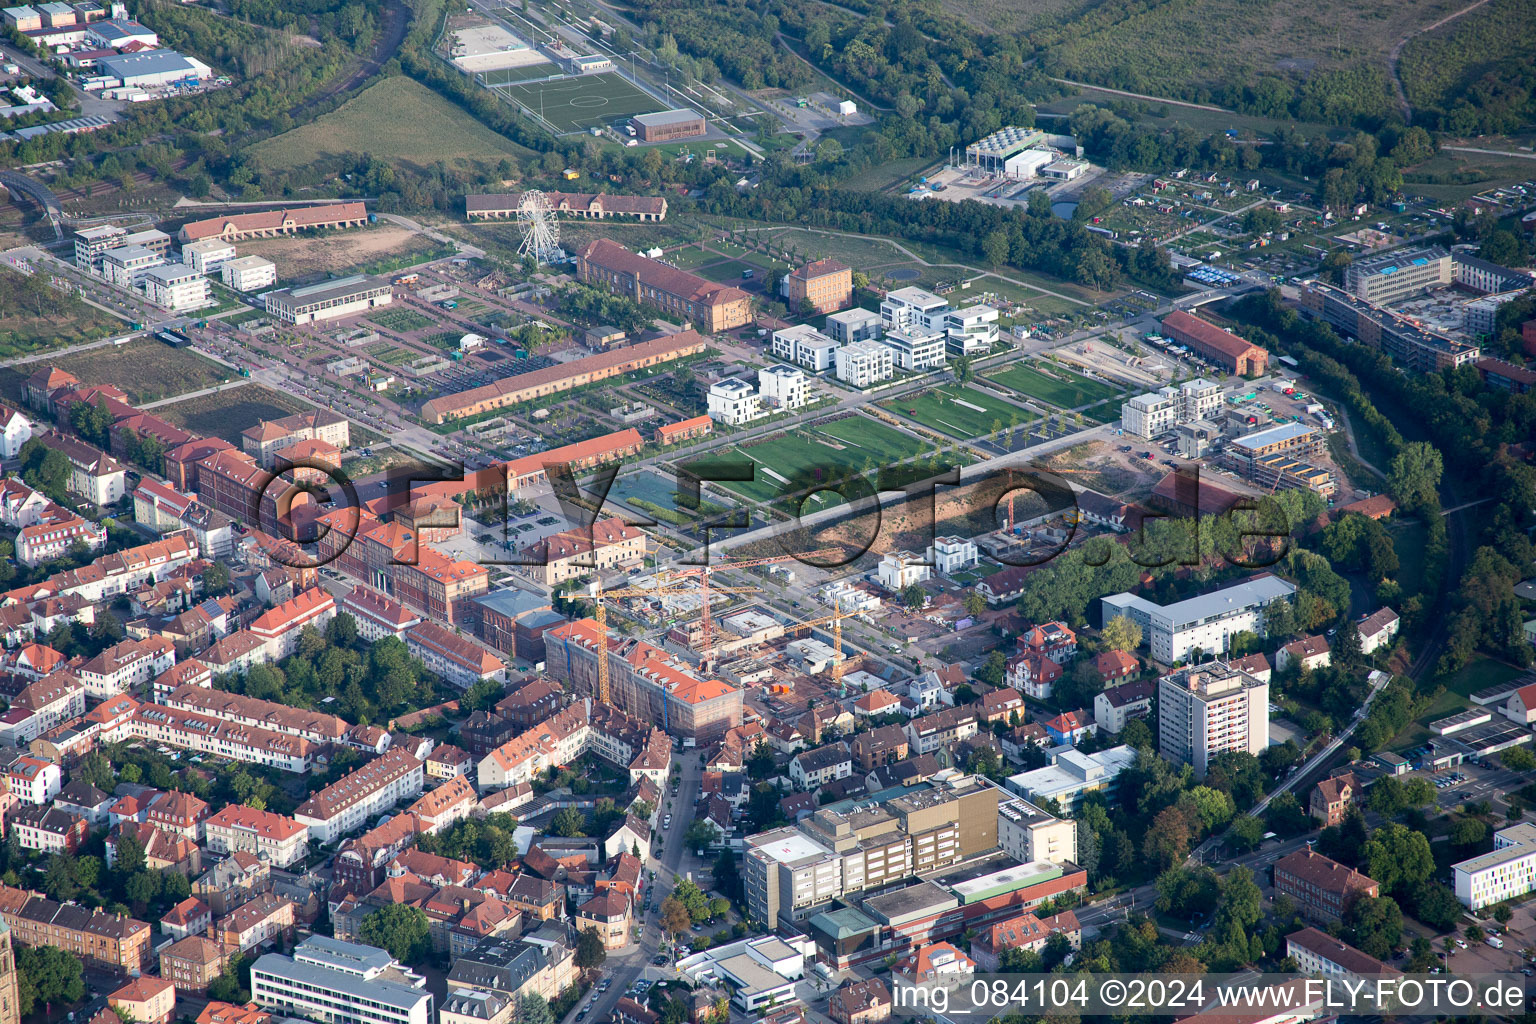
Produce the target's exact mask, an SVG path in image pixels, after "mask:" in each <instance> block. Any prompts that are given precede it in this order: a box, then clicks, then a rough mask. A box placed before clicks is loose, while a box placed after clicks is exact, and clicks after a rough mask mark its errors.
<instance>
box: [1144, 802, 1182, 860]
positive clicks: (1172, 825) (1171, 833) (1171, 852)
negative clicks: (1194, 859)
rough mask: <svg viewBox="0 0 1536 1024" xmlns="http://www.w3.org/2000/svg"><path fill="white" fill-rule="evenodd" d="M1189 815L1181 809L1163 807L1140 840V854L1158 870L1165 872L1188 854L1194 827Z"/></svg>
mask: <svg viewBox="0 0 1536 1024" xmlns="http://www.w3.org/2000/svg"><path fill="white" fill-rule="evenodd" d="M1190 818H1191V814H1190V813H1189V812H1187V811H1186V810H1185V809H1184V808H1182V807H1178V806H1175V807H1165V808H1163V809H1162V810H1161V811H1159V812H1157V816H1156V817H1155V818H1153V819H1152V824H1151V826H1149V827H1148V829H1147V834H1146V836H1145V837H1144V838H1143V839H1142V847H1141V849H1142V853H1143V854H1145V855H1146V857H1147V859H1148V860H1150V861H1152V863H1153V864H1155V865H1156V866H1157V867H1158V868H1159V869H1161V870H1167V869H1168V868H1170V867H1172V866H1173V865H1174V864H1176V863H1178V862H1179V861H1181V860H1183V859H1184V857H1185V855H1186V854H1188V853H1189V843H1190V839H1191V838H1192V836H1193V833H1194V826H1193V824H1192V822H1191V821H1190Z"/></svg>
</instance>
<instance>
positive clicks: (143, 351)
mask: <svg viewBox="0 0 1536 1024" xmlns="http://www.w3.org/2000/svg"><path fill="white" fill-rule="evenodd" d="M49 366H57V367H58V368H59V369H61V370H67V371H69V372H70V373H72V374H74V375H75V376H76V377H79V378H80V380H81V381H83V382H84V383H86V384H116V385H117V386H118V387H120V388H122V389H123V390H124V391H126V392H127V393H128V398H129V400H130V401H132V402H133V403H134V404H136V405H137V404H142V403H144V402H153V401H157V400H159V399H162V398H170V397H172V396H174V395H184V394H186V393H187V392H189V391H198V390H201V389H202V388H206V387H211V386H212V385H214V384H219V383H222V382H223V381H226V380H230V379H231V378H232V377H233V376H234V371H233V370H231V369H230V368H229V367H227V366H223V365H220V364H219V363H216V362H214V361H213V360H212V359H205V358H204V357H202V356H200V355H198V354H197V353H196V352H189V351H188V350H186V349H184V348H171V347H170V346H169V345H167V344H165V343H164V342H160V341H155V340H153V339H150V338H140V339H137V340H135V341H132V342H129V343H128V344H127V345H107V346H104V347H102V348H93V349H91V350H90V351H88V352H73V353H70V354H69V355H65V356H60V357H59V358H57V359H37V360H33V361H31V362H26V363H17V364H15V365H13V366H6V367H0V394H3V395H4V396H5V397H6V398H7V399H9V400H11V401H13V402H19V401H21V385H22V383H23V382H24V381H25V380H26V379H27V378H28V377H30V376H31V375H32V374H34V373H36V372H37V371H38V370H42V369H46V368H47V367H49Z"/></svg>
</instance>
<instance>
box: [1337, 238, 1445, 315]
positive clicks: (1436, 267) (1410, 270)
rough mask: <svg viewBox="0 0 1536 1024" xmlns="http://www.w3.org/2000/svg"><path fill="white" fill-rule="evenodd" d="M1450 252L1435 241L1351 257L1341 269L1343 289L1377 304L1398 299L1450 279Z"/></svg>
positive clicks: (1436, 286)
mask: <svg viewBox="0 0 1536 1024" xmlns="http://www.w3.org/2000/svg"><path fill="white" fill-rule="evenodd" d="M1453 275H1454V271H1453V269H1452V266H1451V254H1450V253H1449V252H1447V251H1446V250H1445V248H1444V247H1442V246H1438V245H1431V246H1422V247H1418V248H1410V249H1394V250H1393V251H1391V252H1384V253H1376V254H1374V255H1371V256H1363V257H1361V258H1360V259H1358V260H1355V261H1354V262H1353V263H1351V264H1350V265H1349V266H1348V267H1346V268H1345V269H1344V290H1345V291H1347V292H1349V293H1350V294H1351V295H1354V296H1356V297H1357V298H1361V299H1364V300H1365V301H1366V302H1371V303H1376V304H1378V305H1382V304H1386V303H1390V302H1400V301H1402V300H1403V299H1406V298H1408V297H1410V296H1413V295H1417V294H1418V293H1420V292H1422V291H1424V290H1426V289H1429V288H1444V287H1446V286H1448V285H1449V284H1450V283H1451V281H1452V280H1453Z"/></svg>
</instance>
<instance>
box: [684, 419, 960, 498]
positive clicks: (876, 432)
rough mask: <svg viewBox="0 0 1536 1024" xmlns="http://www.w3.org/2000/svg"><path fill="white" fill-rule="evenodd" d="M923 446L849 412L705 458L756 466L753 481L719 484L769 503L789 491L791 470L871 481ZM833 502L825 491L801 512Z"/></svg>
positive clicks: (925, 448) (793, 477)
mask: <svg viewBox="0 0 1536 1024" xmlns="http://www.w3.org/2000/svg"><path fill="white" fill-rule="evenodd" d="M929 450H930V446H929V445H928V444H926V443H925V442H923V441H921V440H919V439H918V438H915V437H909V436H908V435H906V434H903V433H902V432H901V431H899V430H896V429H894V428H892V427H888V426H886V425H885V424H884V423H879V422H877V421H875V420H872V419H868V418H866V417H863V416H853V417H849V418H846V419H842V420H838V421H837V422H835V423H830V424H825V425H823V426H821V427H817V428H816V429H815V430H806V431H795V432H794V433H792V434H788V435H781V436H779V437H775V438H770V439H769V440H767V441H761V442H758V443H757V444H752V445H748V446H746V447H745V448H742V447H738V446H733V447H731V448H728V449H725V450H724V451H722V452H720V453H718V454H712V455H711V456H710V461H711V462H720V463H725V464H733V465H740V464H742V463H743V462H750V463H751V464H753V465H754V466H755V467H756V470H755V473H756V476H755V478H754V479H753V480H750V481H733V482H729V483H722V484H720V485H719V486H721V487H725V488H727V489H729V490H732V491H735V492H736V493H737V494H740V495H741V496H742V497H745V498H748V499H750V500H752V501H755V502H760V503H763V504H769V503H772V502H774V501H777V500H779V499H780V498H782V497H783V496H784V494H785V492H786V491H788V490H790V486H789V485H788V484H787V483H786V482H785V481H787V480H796V479H797V478H798V477H797V474H807V475H809V477H810V478H812V479H816V480H831V479H835V478H837V477H838V476H840V475H842V474H844V473H848V472H852V473H859V474H866V475H869V477H870V483H871V485H873V484H874V483H875V480H874V477H873V474H874V473H876V472H878V471H879V470H880V469H881V468H882V467H885V466H889V465H891V464H892V463H895V462H898V461H900V460H902V459H909V458H912V457H913V456H916V455H921V454H923V453H924V452H926V451H929ZM836 503H837V498H836V497H835V496H834V495H831V494H826V495H824V496H822V497H821V498H820V499H818V498H816V497H813V498H811V500H810V501H809V502H808V503H807V506H806V510H807V511H814V510H815V509H816V508H818V507H822V506H825V505H831V504H836Z"/></svg>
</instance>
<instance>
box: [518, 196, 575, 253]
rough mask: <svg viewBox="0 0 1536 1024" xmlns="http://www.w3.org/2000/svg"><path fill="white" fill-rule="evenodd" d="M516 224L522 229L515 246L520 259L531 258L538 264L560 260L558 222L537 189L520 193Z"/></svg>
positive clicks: (551, 208)
mask: <svg viewBox="0 0 1536 1024" xmlns="http://www.w3.org/2000/svg"><path fill="white" fill-rule="evenodd" d="M517 222H518V223H519V224H521V225H522V228H523V243H522V245H520V246H518V249H517V254H518V255H519V256H532V257H533V258H534V259H535V260H536V261H538V262H539V263H552V262H554V261H555V260H558V259H560V258H562V257H563V256H564V255H565V252H564V251H563V250H562V249H561V248H560V222H559V221H557V220H556V219H555V208H554V206H553V205H552V204H551V203H550V201H549V197H548V196H546V195H545V194H544V193H543V192H540V191H539V190H538V189H532V190H530V191H527V192H524V193H523V198H522V201H521V202H519V203H518V204H517Z"/></svg>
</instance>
